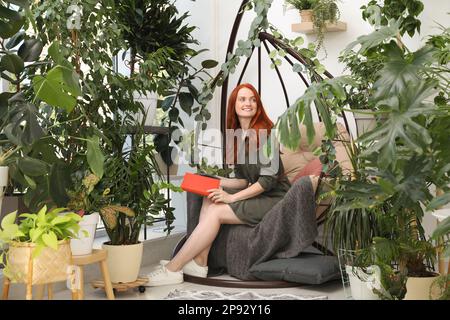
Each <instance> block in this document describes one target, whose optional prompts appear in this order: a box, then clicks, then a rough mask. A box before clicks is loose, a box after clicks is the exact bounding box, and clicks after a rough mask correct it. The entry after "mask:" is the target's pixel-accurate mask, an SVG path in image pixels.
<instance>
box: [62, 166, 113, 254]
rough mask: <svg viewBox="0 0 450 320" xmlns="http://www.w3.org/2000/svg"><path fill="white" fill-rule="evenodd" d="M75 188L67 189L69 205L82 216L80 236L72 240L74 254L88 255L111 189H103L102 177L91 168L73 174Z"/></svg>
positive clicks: (71, 245)
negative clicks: (102, 209)
mask: <svg viewBox="0 0 450 320" xmlns="http://www.w3.org/2000/svg"><path fill="white" fill-rule="evenodd" d="M72 178H73V186H74V190H67V194H68V196H69V199H70V200H69V202H68V203H67V207H68V208H69V209H70V210H71V211H74V212H76V213H77V214H78V215H79V216H80V217H81V221H80V223H79V224H80V230H79V232H78V237H77V238H75V239H72V240H71V241H70V247H71V249H72V254H73V255H75V256H77V255H86V254H90V253H91V252H92V245H93V243H94V237H95V231H96V229H97V224H98V221H99V219H100V214H99V210H100V209H101V208H102V207H104V206H106V205H107V202H108V193H109V190H108V189H105V190H102V189H101V188H100V187H98V185H99V181H100V178H99V177H98V176H97V175H95V174H94V173H92V172H91V171H90V170H87V171H85V172H84V173H83V172H80V171H78V172H75V173H73V174H72Z"/></svg>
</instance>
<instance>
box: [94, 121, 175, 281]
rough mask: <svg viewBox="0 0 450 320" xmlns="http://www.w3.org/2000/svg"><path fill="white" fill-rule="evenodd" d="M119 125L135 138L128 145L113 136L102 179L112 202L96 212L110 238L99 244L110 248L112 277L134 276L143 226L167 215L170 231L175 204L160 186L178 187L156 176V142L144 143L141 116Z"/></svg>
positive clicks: (118, 137)
mask: <svg viewBox="0 0 450 320" xmlns="http://www.w3.org/2000/svg"><path fill="white" fill-rule="evenodd" d="M127 125H129V126H130V127H128V128H127ZM118 127H119V128H121V130H123V132H130V131H132V132H133V139H132V140H133V143H132V144H131V146H128V147H127V139H126V135H124V134H118V135H117V136H116V140H114V141H113V145H114V146H115V150H116V152H115V153H114V154H112V155H107V156H106V161H105V175H104V177H103V185H104V186H105V187H106V188H107V189H108V190H110V192H109V197H110V204H109V205H107V206H105V207H102V208H101V209H100V216H101V218H102V220H103V223H104V225H105V229H106V233H107V234H108V237H109V239H110V241H108V242H106V243H104V244H103V248H105V249H106V250H107V251H108V260H107V263H108V267H109V271H110V275H111V281H112V282H132V281H135V280H136V279H137V277H138V273H139V269H140V264H141V260H142V250H143V243H142V241H141V238H140V232H141V229H142V227H143V226H147V225H151V224H152V223H153V222H154V221H155V220H156V221H158V220H165V222H166V225H167V229H166V230H167V231H168V232H170V230H171V229H172V228H173V227H171V224H172V222H173V221H174V216H173V210H174V208H172V207H170V206H169V205H168V203H169V201H170V199H169V198H167V197H166V195H165V194H163V193H162V192H163V190H165V189H170V190H172V191H179V188H176V187H174V186H172V185H171V184H167V183H163V182H158V181H157V180H156V179H161V176H162V175H161V172H160V170H159V168H158V166H157V163H156V159H155V154H156V152H155V150H154V146H153V145H151V144H145V137H146V135H145V134H144V124H143V122H141V123H137V122H136V121H135V120H132V121H130V122H126V123H124V124H123V125H121V126H118ZM124 257H128V258H124Z"/></svg>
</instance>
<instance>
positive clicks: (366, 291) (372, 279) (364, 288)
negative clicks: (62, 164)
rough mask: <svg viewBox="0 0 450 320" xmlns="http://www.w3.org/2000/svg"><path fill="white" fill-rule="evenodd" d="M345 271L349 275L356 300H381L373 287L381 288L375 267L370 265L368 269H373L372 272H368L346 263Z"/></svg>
mask: <svg viewBox="0 0 450 320" xmlns="http://www.w3.org/2000/svg"><path fill="white" fill-rule="evenodd" d="M345 271H346V272H347V275H348V279H349V282H350V291H351V294H352V298H353V299H354V300H380V298H379V297H378V296H377V295H376V294H375V293H373V288H377V289H379V290H380V286H381V285H380V283H379V282H380V279H379V274H377V272H376V271H375V270H374V269H372V268H371V267H368V268H367V271H368V272H371V271H372V273H370V274H367V273H364V272H363V270H362V269H361V268H358V267H352V266H348V265H346V266H345ZM358 276H359V277H358ZM361 279H362V280H361ZM363 280H364V281H363Z"/></svg>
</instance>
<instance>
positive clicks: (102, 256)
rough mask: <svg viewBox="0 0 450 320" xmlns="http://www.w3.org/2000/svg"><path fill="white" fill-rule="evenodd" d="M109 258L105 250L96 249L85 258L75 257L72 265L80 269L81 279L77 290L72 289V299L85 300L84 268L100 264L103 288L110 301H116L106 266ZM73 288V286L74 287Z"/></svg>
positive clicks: (84, 256)
mask: <svg viewBox="0 0 450 320" xmlns="http://www.w3.org/2000/svg"><path fill="white" fill-rule="evenodd" d="M107 257H108V252H107V251H106V250H103V249H94V250H92V254H88V255H83V256H73V257H72V264H73V265H75V266H78V267H79V272H80V273H79V279H78V281H77V286H78V287H77V288H75V289H72V299H73V300H83V299H84V275H83V266H85V265H87V264H91V263H99V264H100V269H101V271H102V274H103V287H104V288H105V292H106V296H107V297H108V299H109V300H114V293H113V287H112V284H111V280H110V278H109V271H108V266H107V265H106V258H107ZM72 287H73V286H72Z"/></svg>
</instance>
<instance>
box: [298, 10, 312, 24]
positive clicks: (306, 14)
mask: <svg viewBox="0 0 450 320" xmlns="http://www.w3.org/2000/svg"><path fill="white" fill-rule="evenodd" d="M300 19H301V22H312V21H313V11H312V10H301V11H300Z"/></svg>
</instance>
